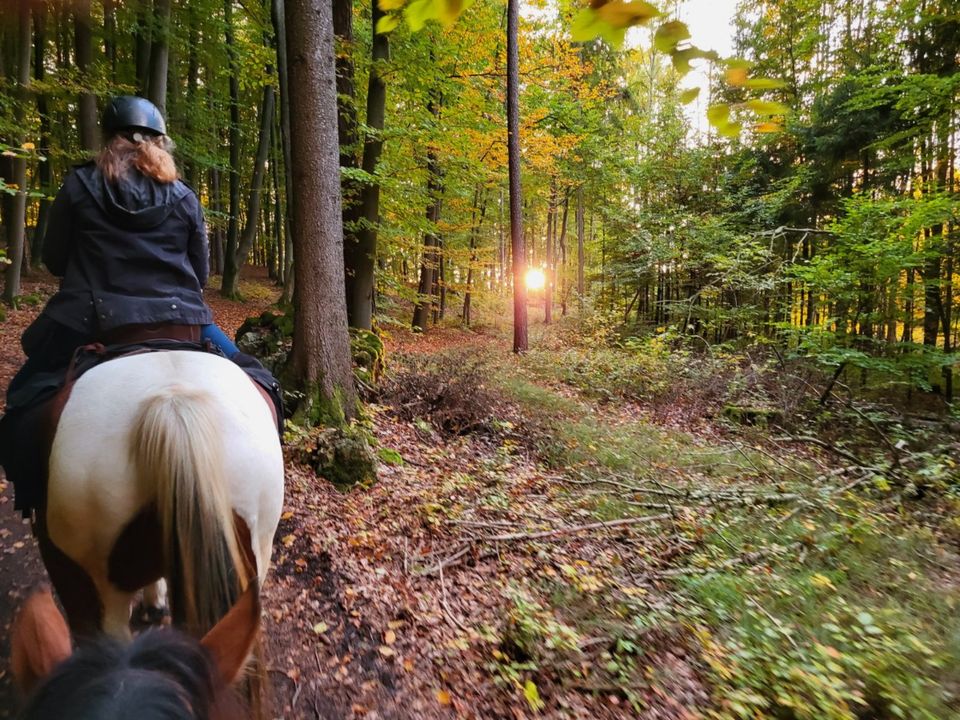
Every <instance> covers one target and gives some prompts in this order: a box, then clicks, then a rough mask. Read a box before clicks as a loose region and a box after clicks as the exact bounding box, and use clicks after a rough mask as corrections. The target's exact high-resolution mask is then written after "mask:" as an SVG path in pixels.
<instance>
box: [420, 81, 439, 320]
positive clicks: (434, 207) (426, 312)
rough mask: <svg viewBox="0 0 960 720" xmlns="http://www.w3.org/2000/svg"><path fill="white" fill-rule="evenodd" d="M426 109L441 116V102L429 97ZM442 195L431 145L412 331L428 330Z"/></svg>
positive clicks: (428, 155)
mask: <svg viewBox="0 0 960 720" xmlns="http://www.w3.org/2000/svg"><path fill="white" fill-rule="evenodd" d="M428 109H429V110H430V113H431V114H432V115H433V116H434V118H435V119H436V118H438V117H439V116H440V102H438V101H437V100H436V99H435V98H433V97H431V99H430V102H429V105H428ZM441 192H442V181H441V178H440V164H439V160H438V159H437V153H436V150H435V149H434V147H433V146H432V145H431V146H430V147H428V149H427V193H428V195H429V196H430V204H429V205H428V206H427V220H428V221H429V222H430V230H428V231H427V232H426V233H424V236H423V257H422V258H421V261H420V285H419V286H418V288H417V302H416V305H414V308H413V327H414V328H419V329H420V330H426V329H427V321H428V320H429V318H430V312H431V309H432V307H433V304H434V300H433V286H434V281H435V273H436V271H437V269H438V268H439V254H438V251H437V248H438V247H439V245H440V239H439V237H438V235H437V223H438V222H439V221H440V195H441Z"/></svg>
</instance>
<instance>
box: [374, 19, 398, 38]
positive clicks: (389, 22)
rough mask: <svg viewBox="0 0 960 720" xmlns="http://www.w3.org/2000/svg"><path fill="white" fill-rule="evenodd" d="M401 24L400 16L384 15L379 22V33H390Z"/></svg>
mask: <svg viewBox="0 0 960 720" xmlns="http://www.w3.org/2000/svg"><path fill="white" fill-rule="evenodd" d="M399 24H400V16H399V15H384V16H383V17H381V18H380V19H379V20H377V32H378V33H381V34H382V33H388V32H390V31H391V30H394V29H396V27H397V26H398V25H399Z"/></svg>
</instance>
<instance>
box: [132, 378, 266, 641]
mask: <svg viewBox="0 0 960 720" xmlns="http://www.w3.org/2000/svg"><path fill="white" fill-rule="evenodd" d="M216 409H217V408H216V401H215V400H214V398H213V396H211V395H210V393H208V392H206V391H204V390H197V389H190V388H184V387H179V386H173V387H170V388H168V389H166V390H164V391H163V392H160V393H158V394H157V395H154V396H153V397H150V398H148V399H146V400H144V402H143V403H142V405H141V406H140V411H139V415H138V416H137V419H136V422H135V423H134V425H133V428H134V430H133V437H132V443H133V445H132V450H133V460H134V463H135V468H136V471H137V475H138V477H139V478H140V479H141V481H142V482H146V483H149V484H148V485H147V487H153V488H156V493H157V514H158V518H159V521H160V527H161V530H162V537H163V548H164V574H165V575H166V577H167V581H168V584H169V587H170V604H171V612H172V614H173V618H174V621H175V622H177V623H182V626H183V627H185V629H186V630H187V631H188V632H190V633H191V634H195V635H201V634H203V633H205V632H206V631H207V630H209V629H210V628H211V627H213V625H215V624H216V622H217V621H218V620H219V619H220V618H221V617H222V615H223V614H224V613H225V612H226V610H227V609H228V608H229V607H230V606H231V605H232V604H233V602H234V600H235V599H236V598H237V597H239V594H240V593H241V592H242V591H243V589H244V588H245V587H246V584H247V581H248V578H247V577H246V572H245V564H244V562H243V556H242V555H241V552H240V547H239V543H238V540H237V535H236V527H235V523H234V519H233V510H232V508H231V505H230V499H229V495H228V490H227V482H226V477H225V473H224V450H223V442H222V439H221V436H220V433H219V432H218V425H217V415H216V412H215V411H216Z"/></svg>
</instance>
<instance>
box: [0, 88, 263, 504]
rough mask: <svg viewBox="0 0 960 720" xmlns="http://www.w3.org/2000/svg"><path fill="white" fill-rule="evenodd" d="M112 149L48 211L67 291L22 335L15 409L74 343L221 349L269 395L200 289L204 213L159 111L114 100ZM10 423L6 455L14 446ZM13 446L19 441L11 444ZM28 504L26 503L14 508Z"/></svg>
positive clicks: (52, 381)
mask: <svg viewBox="0 0 960 720" xmlns="http://www.w3.org/2000/svg"><path fill="white" fill-rule="evenodd" d="M103 131H104V146H103V149H102V150H101V151H100V153H99V155H98V156H97V157H96V159H95V160H92V161H90V162H88V163H86V164H84V165H80V166H79V167H77V168H75V169H74V171H73V172H71V173H70V175H68V176H67V178H66V180H65V181H64V184H63V186H62V187H61V188H60V191H59V192H58V193H57V196H56V199H55V200H54V202H53V205H52V207H51V209H50V217H49V224H48V227H47V232H46V236H45V238H44V242H43V261H44V263H45V264H46V266H47V267H48V268H49V269H50V271H51V272H52V273H53V274H54V275H57V276H58V277H60V278H61V281H60V289H59V291H58V292H57V293H56V294H55V295H54V296H53V297H52V298H51V299H50V301H49V302H48V303H47V305H46V307H45V308H44V310H43V312H42V313H41V315H40V316H39V317H38V318H37V319H36V320H35V321H34V322H33V324H32V325H30V327H28V328H27V330H26V331H25V332H24V334H23V337H22V339H21V343H22V345H23V350H24V352H25V353H26V355H27V358H28V359H27V362H26V364H25V365H24V366H23V368H21V370H20V372H19V373H18V374H17V375H16V377H15V378H14V379H13V380H12V381H11V383H10V386H9V388H8V389H7V412H8V417H6V418H4V420H5V422H4V423H3V425H5V426H9V425H14V424H16V423H15V422H11V417H10V415H11V411H17V410H18V409H20V408H24V407H28V406H30V405H31V404H32V403H34V402H35V401H37V400H38V399H40V398H43V397H48V396H49V394H50V393H49V391H50V388H51V387H52V386H53V387H55V386H58V385H59V384H62V380H63V378H62V375H63V374H65V371H66V368H67V366H68V365H69V364H70V361H71V358H72V357H73V356H74V353H75V352H76V350H77V348H78V347H82V346H84V345H88V344H90V343H102V344H103V345H130V344H134V343H139V342H142V341H144V340H150V339H156V340H161V339H167V340H174V341H186V342H192V343H196V344H197V345H198V349H199V346H200V344H205V345H206V346H207V347H208V348H210V347H211V346H212V347H215V348H216V349H217V350H219V351H220V352H221V353H222V354H224V355H225V356H226V357H228V358H230V359H231V360H233V361H234V362H235V363H236V364H238V365H240V366H241V367H243V368H244V369H245V370H246V371H247V372H248V374H249V375H250V377H251V379H253V380H254V381H256V382H257V383H258V384H259V385H260V386H261V387H263V388H264V390H265V391H266V392H267V393H268V394H269V395H270V397H271V398H272V400H273V402H274V405H275V409H276V413H275V414H276V416H277V418H278V420H279V422H280V423H282V410H281V407H280V386H279V384H278V383H277V381H276V380H275V379H274V378H273V376H272V375H270V373H269V372H268V371H267V370H266V369H265V368H264V367H263V366H262V365H261V364H260V363H259V362H258V361H257V360H256V359H255V358H252V357H250V356H249V355H245V354H243V353H240V352H239V351H238V349H237V347H236V345H234V344H233V343H232V342H231V341H230V340H229V339H228V338H227V336H226V335H225V334H224V333H223V332H222V331H221V330H220V329H219V328H218V327H217V326H216V325H215V324H214V323H213V314H212V312H211V311H210V308H209V307H208V306H207V305H206V303H205V302H204V299H203V291H202V288H203V286H204V284H205V283H206V281H207V276H208V272H209V264H208V262H209V261H208V255H209V251H208V243H207V231H206V224H205V222H204V217H203V210H202V208H201V206H200V201H199V199H198V198H197V195H196V193H195V192H194V191H193V190H192V189H191V188H190V187H189V186H187V185H186V184H185V183H184V182H182V181H181V180H180V179H179V178H178V173H177V169H176V165H175V164H174V161H173V157H172V155H171V154H170V151H171V149H172V147H173V145H172V142H171V141H170V139H169V138H168V137H167V135H166V124H165V122H164V119H163V116H162V115H161V114H160V111H159V110H158V109H157V107H156V106H155V105H154V104H153V103H151V102H150V101H149V100H146V99H144V98H140V97H132V96H122V97H117V98H114V99H113V100H112V101H111V102H110V104H109V106H108V107H107V110H106V112H105V114H104V117H103ZM11 433H12V431H11V428H9V427H3V428H2V432H0V435H2V439H0V443H2V447H0V449H3V450H5V451H4V452H2V453H0V460H2V462H3V464H4V465H5V466H6V467H7V469H8V474H10V473H9V470H10V467H9V465H8V462H9V461H10V459H11V458H10V455H11V452H12V450H13V449H16V448H15V446H16V444H17V443H16V441H13V440H12V438H11ZM11 446H14V447H13V448H11ZM19 505H20V503H18V506H19Z"/></svg>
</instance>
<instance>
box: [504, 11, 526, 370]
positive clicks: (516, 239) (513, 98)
mask: <svg viewBox="0 0 960 720" xmlns="http://www.w3.org/2000/svg"><path fill="white" fill-rule="evenodd" d="M519 27H520V0H507V155H508V160H509V163H508V164H509V176H510V245H511V250H512V255H513V351H514V352H515V353H522V352H526V351H527V287H526V285H525V284H524V275H525V274H526V271H527V261H526V254H525V251H524V246H523V212H522V204H523V195H522V193H521V189H520V65H519V54H518V52H519V50H518V44H517V39H518V34H519Z"/></svg>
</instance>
